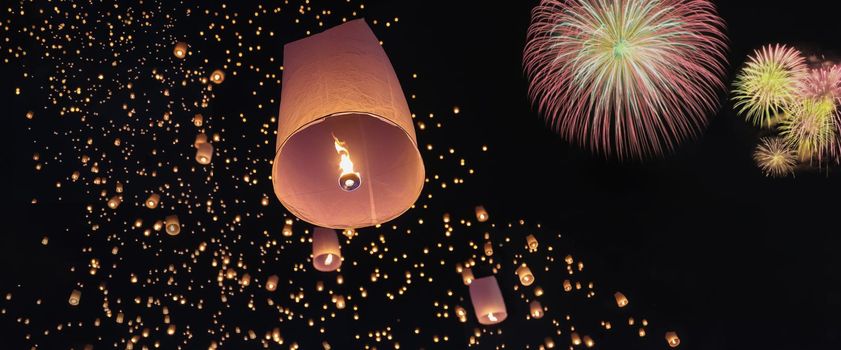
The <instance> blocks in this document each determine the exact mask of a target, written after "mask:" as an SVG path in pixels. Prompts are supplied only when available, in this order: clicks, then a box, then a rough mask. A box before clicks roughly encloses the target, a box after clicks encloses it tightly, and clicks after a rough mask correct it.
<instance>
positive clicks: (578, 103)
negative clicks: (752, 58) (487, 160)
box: [523, 0, 726, 159]
mask: <svg viewBox="0 0 841 350" xmlns="http://www.w3.org/2000/svg"><path fill="white" fill-rule="evenodd" d="M723 27H724V23H723V21H722V20H721V18H719V17H718V16H717V15H716V11H715V8H714V6H713V5H712V4H711V3H710V2H709V1H696V0H544V1H542V2H541V3H540V5H538V6H537V7H536V8H535V9H534V11H533V13H532V24H531V26H530V28H529V32H528V39H527V43H526V48H525V52H524V60H523V63H524V67H525V71H526V74H527V76H528V77H529V79H530V81H531V82H530V86H529V95H530V96H531V98H532V100H533V101H534V102H535V103H536V104H537V105H538V109H539V111H540V112H541V113H542V114H544V115H545V117H546V119H547V122H548V123H549V124H551V125H552V127H553V128H555V129H556V130H557V131H558V132H559V133H560V134H561V136H562V137H563V138H564V139H566V140H568V141H570V142H573V143H577V144H579V145H581V146H582V147H589V148H590V149H591V150H593V151H594V152H596V153H603V154H605V155H611V154H614V153H615V155H616V156H617V157H619V158H620V159H624V158H640V159H642V158H645V157H647V156H651V155H661V154H663V153H665V152H668V151H672V150H674V148H675V147H676V146H677V144H678V143H680V142H681V141H682V140H684V139H686V138H689V137H693V136H696V135H697V134H698V133H699V132H700V131H701V130H702V129H703V128H704V127H705V126H706V124H707V115H708V114H709V112H712V111H714V110H716V109H717V108H718V98H717V94H718V92H719V91H721V90H723V89H724V83H723V82H722V76H723V75H724V71H725V61H726V57H725V51H726V43H725V40H726V39H725V36H724V34H723Z"/></svg>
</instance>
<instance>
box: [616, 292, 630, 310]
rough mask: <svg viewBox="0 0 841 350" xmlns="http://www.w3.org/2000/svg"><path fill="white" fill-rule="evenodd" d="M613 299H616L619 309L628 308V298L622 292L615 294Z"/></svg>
mask: <svg viewBox="0 0 841 350" xmlns="http://www.w3.org/2000/svg"><path fill="white" fill-rule="evenodd" d="M613 298H614V299H616V305H617V306H619V307H625V306H628V298H626V297H625V294H622V292H616V293H613Z"/></svg>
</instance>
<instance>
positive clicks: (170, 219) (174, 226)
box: [164, 215, 181, 236]
mask: <svg viewBox="0 0 841 350" xmlns="http://www.w3.org/2000/svg"><path fill="white" fill-rule="evenodd" d="M164 226H165V227H166V234H168V235H170V236H177V235H178V234H179V233H181V222H180V221H178V215H170V216H167V217H166V219H165V220H164Z"/></svg>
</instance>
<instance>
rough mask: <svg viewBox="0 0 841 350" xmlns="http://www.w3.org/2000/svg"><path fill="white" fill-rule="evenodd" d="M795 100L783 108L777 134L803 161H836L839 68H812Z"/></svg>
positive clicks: (839, 124) (839, 123)
mask: <svg viewBox="0 0 841 350" xmlns="http://www.w3.org/2000/svg"><path fill="white" fill-rule="evenodd" d="M798 85H799V95H800V97H799V100H798V101H797V102H796V103H793V104H791V105H790V106H788V107H787V108H786V116H785V120H783V122H782V123H781V126H780V130H781V132H780V134H781V135H782V136H783V138H785V139H786V140H787V141H788V142H789V143H790V144H791V145H793V146H794V147H795V150H796V151H797V153H798V155H799V157H800V159H801V160H803V161H806V160H808V161H810V162H811V161H817V162H818V164H821V163H823V162H825V161H826V160H827V159H829V158H835V159H836V160H837V159H838V155H839V148H840V147H841V143H839V132H840V130H839V127H841V120H839V119H841V115H839V110H838V109H839V106H841V67H838V66H835V65H833V66H829V67H822V68H815V69H812V70H811V71H810V72H809V74H808V75H806V76H805V77H804V78H803V79H802V80H801V81H800V82H799V84H798Z"/></svg>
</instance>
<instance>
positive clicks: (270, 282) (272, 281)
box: [266, 275, 277, 292]
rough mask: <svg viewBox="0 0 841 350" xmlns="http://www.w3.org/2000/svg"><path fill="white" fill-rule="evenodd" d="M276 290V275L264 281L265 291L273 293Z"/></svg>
mask: <svg viewBox="0 0 841 350" xmlns="http://www.w3.org/2000/svg"><path fill="white" fill-rule="evenodd" d="M275 289H277V275H271V276H269V279H267V280H266V290H267V291H269V292H274V291H275Z"/></svg>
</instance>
